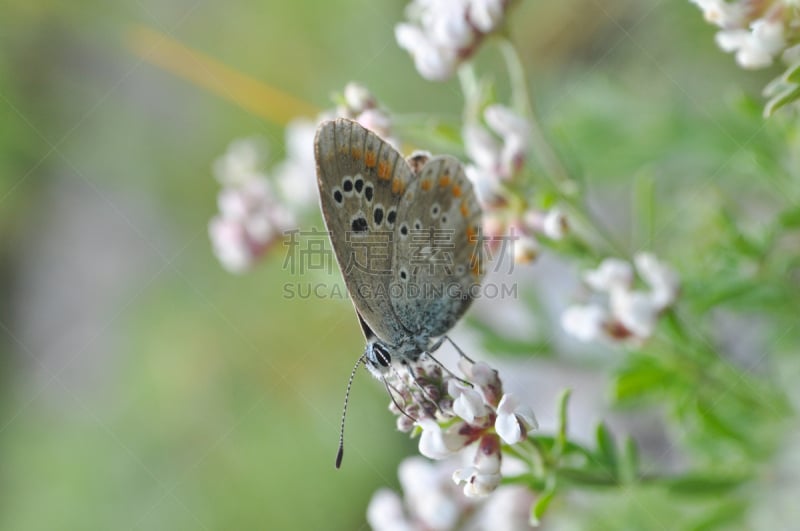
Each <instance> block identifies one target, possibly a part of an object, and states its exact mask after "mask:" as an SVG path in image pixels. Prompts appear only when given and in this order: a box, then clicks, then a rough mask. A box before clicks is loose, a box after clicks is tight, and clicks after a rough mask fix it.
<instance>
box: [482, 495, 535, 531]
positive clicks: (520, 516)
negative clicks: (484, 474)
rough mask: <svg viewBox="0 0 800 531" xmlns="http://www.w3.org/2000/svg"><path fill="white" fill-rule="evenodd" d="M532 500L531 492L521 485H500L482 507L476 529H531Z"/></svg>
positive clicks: (505, 530) (519, 530)
mask: <svg viewBox="0 0 800 531" xmlns="http://www.w3.org/2000/svg"><path fill="white" fill-rule="evenodd" d="M534 501H535V498H534V495H533V493H532V492H531V491H529V490H528V489H527V488H525V487H523V486H521V485H506V486H502V487H500V488H498V489H497V490H496V491H495V492H494V494H492V497H491V498H489V499H488V500H487V502H486V505H485V506H484V507H483V510H482V511H481V513H480V515H479V519H480V523H479V525H478V529H501V530H503V531H530V530H532V529H533V526H532V525H531V506H532V505H533V502H534Z"/></svg>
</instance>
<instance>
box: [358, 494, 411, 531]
mask: <svg viewBox="0 0 800 531" xmlns="http://www.w3.org/2000/svg"><path fill="white" fill-rule="evenodd" d="M367 522H369V525H370V527H371V528H372V529H373V530H374V531H412V530H413V529H414V527H413V526H412V524H411V522H409V521H408V519H407V517H406V515H405V511H404V509H403V500H401V499H400V496H398V495H397V493H395V492H394V491H392V490H389V489H386V488H384V489H380V490H378V491H376V492H375V494H373V495H372V499H370V501H369V506H367Z"/></svg>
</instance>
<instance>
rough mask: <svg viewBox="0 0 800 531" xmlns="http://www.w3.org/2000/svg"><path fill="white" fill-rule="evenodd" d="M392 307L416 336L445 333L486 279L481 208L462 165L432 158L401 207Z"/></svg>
mask: <svg viewBox="0 0 800 531" xmlns="http://www.w3.org/2000/svg"><path fill="white" fill-rule="evenodd" d="M398 220H399V221H398V224H397V227H396V228H395V238H396V240H397V243H396V246H395V255H394V258H393V260H394V265H393V267H392V270H393V272H394V275H395V277H394V279H393V282H396V283H398V284H399V285H400V286H403V288H404V289H398V290H393V292H392V293H391V295H392V298H391V300H392V306H393V308H394V310H395V313H396V314H397V316H398V318H399V319H400V322H401V323H402V324H403V326H405V327H406V328H407V329H408V330H410V331H411V332H412V333H413V334H415V335H421V336H426V337H427V338H430V337H436V336H440V335H442V334H444V333H446V332H447V331H448V330H449V329H450V328H452V327H453V325H455V323H456V322H457V321H458V319H459V318H460V317H461V316H462V315H463V313H464V312H465V311H466V310H467V308H468V307H469V305H470V304H471V303H472V300H473V298H474V296H475V293H476V289H478V288H479V287H480V282H481V280H482V278H483V274H484V270H483V254H482V253H483V246H482V242H481V240H480V228H481V210H480V206H479V205H478V201H477V199H476V197H475V193H474V191H473V188H472V185H471V184H470V182H469V180H468V179H467V177H466V175H465V174H464V169H463V167H462V165H461V163H460V162H459V161H458V160H457V159H455V158H454V157H450V156H438V157H434V158H432V159H431V160H429V161H428V162H427V163H426V164H425V165H424V166H423V167H422V168H421V169H420V170H419V174H418V178H416V179H413V180H412V181H411V183H410V185H409V187H408V190H407V191H406V193H405V194H404V196H403V198H402V199H401V200H400V204H399V206H398Z"/></svg>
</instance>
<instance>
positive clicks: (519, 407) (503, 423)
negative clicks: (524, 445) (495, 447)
mask: <svg viewBox="0 0 800 531" xmlns="http://www.w3.org/2000/svg"><path fill="white" fill-rule="evenodd" d="M494 427H495V430H496V431H497V434H498V435H499V436H500V438H501V439H503V442H505V443H506V444H517V443H518V442H520V441H523V440H525V438H526V437H527V436H528V432H529V431H530V430H533V429H536V428H538V427H539V424H538V423H537V422H536V417H535V416H534V414H533V409H531V407H530V406H528V405H527V404H521V403H520V402H519V400H518V399H517V397H515V396H514V395H513V394H511V393H506V394H505V395H503V398H502V399H500V405H498V406H497V419H496V420H495V424H494Z"/></svg>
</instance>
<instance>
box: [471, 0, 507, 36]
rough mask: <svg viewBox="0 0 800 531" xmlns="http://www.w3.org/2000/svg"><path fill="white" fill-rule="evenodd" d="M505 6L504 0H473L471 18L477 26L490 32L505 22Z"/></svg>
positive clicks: (485, 31) (484, 31) (483, 30)
mask: <svg viewBox="0 0 800 531" xmlns="http://www.w3.org/2000/svg"><path fill="white" fill-rule="evenodd" d="M505 8H506V2H505V1H504V0H471V1H470V6H469V18H470V20H471V21H472V23H473V24H475V27H476V28H478V29H479V30H481V31H482V32H483V33H490V32H492V31H494V30H496V29H497V28H498V27H499V26H500V24H501V23H502V22H503V17H504V14H505V13H504V11H505Z"/></svg>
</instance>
